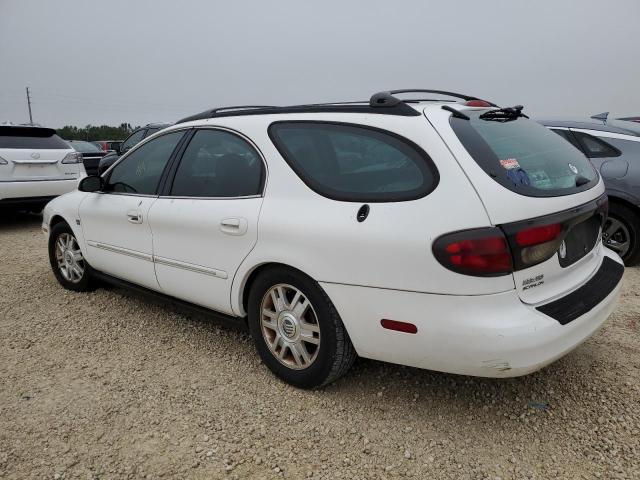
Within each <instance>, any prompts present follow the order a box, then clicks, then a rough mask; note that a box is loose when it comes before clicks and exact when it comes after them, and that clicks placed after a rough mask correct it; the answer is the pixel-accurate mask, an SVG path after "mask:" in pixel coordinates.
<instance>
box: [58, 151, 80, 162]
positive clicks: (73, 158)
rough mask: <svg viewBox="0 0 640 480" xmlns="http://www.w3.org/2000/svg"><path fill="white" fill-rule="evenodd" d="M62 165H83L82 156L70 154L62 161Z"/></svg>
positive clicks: (76, 153) (78, 153) (77, 153)
mask: <svg viewBox="0 0 640 480" xmlns="http://www.w3.org/2000/svg"><path fill="white" fill-rule="evenodd" d="M62 163H82V154H81V153H80V152H70V153H67V154H66V155H65V157H64V158H63V159H62Z"/></svg>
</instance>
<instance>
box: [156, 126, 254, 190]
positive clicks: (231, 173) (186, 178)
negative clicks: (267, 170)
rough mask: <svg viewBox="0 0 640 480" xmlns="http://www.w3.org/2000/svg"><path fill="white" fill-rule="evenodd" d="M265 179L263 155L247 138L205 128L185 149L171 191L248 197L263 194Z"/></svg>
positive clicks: (199, 131)
mask: <svg viewBox="0 0 640 480" xmlns="http://www.w3.org/2000/svg"><path fill="white" fill-rule="evenodd" d="M263 183H264V166H263V163H262V159H261V158H260V156H259V155H258V152H256V150H255V149H254V148H253V147H252V146H251V145H249V143H248V142H247V141H246V140H244V139H242V138H240V137H239V136H237V135H235V134H232V133H229V132H226V131H223V130H214V129H202V130H198V131H197V132H196V133H195V134H194V135H193V138H192V139H191V141H190V142H189V145H188V146H187V148H186V149H185V151H184V154H183V155H182V158H181V160H180V164H179V165H178V169H177V171H176V174H175V178H174V180H173V184H172V186H171V191H170V193H169V195H170V196H173V197H209V198H230V197H248V196H254V195H260V194H261V193H262V185H263Z"/></svg>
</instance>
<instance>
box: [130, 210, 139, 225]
mask: <svg viewBox="0 0 640 480" xmlns="http://www.w3.org/2000/svg"><path fill="white" fill-rule="evenodd" d="M127 220H129V221H130V222H131V223H142V214H141V213H140V212H138V211H137V210H132V211H129V212H127Z"/></svg>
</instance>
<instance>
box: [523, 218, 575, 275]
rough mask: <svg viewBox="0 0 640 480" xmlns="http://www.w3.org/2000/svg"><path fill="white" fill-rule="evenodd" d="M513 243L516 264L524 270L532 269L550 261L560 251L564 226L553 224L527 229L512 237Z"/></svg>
mask: <svg viewBox="0 0 640 480" xmlns="http://www.w3.org/2000/svg"><path fill="white" fill-rule="evenodd" d="M511 237H512V243H513V241H514V240H515V245H516V246H515V247H514V248H513V253H514V257H515V258H516V262H515V263H516V264H518V265H520V266H521V267H522V268H527V267H532V266H533V265H537V264H538V263H542V262H544V261H545V260H548V259H549V258H551V257H552V256H553V254H555V253H556V252H557V251H558V248H559V247H560V244H561V243H562V238H563V235H562V225H561V224H559V223H552V224H549V225H541V226H536V227H531V228H525V229H523V230H519V231H517V232H515V235H512V236H511Z"/></svg>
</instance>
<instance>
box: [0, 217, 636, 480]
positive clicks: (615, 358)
mask: <svg viewBox="0 0 640 480" xmlns="http://www.w3.org/2000/svg"><path fill="white" fill-rule="evenodd" d="M39 224H40V217H37V216H23V217H18V218H13V219H6V218H5V219H3V220H2V223H0V273H1V275H0V292H1V296H0V477H2V478H16V479H18V478H19V479H23V478H85V479H86V478H145V477H146V478H159V477H175V478H242V479H244V478H290V479H297V478H306V477H309V478H330V479H334V478H348V479H375V478H397V477H410V478H421V479H430V478H438V479H439V478H452V479H465V478H469V479H482V478H491V479H497V478H501V479H508V478H544V479H546V478H571V479H574V478H603V479H610V478H629V479H630V478H640V402H639V400H640V356H639V353H640V328H639V323H640V297H639V295H640V290H639V289H638V287H637V286H638V282H639V280H640V269H627V272H626V274H625V278H624V291H623V296H622V300H621V302H620V305H619V306H618V308H617V310H616V311H615V313H614V314H613V315H612V317H611V318H610V319H609V321H608V322H607V323H606V325H605V326H604V328H603V329H602V330H600V331H599V332H598V333H597V334H596V335H595V336H594V337H593V338H592V339H590V340H589V341H587V342H586V343H585V344H584V345H582V346H581V347H579V348H578V349H577V350H575V351H574V352H572V353H571V354H569V355H568V356H566V357H565V358H563V359H562V360H560V361H558V362H556V363H555V364H553V365H551V366H550V367H548V368H546V369H545V370H543V371H541V372H538V373H536V374H533V375H529V376H527V377H524V378H516V379H507V380H490V379H477V378H470V377H463V376H455V375H448V374H442V373H435V372H429V371H424V370H417V369H412V368H406V367H401V366H397V365H390V364H384V363H379V362H374V361H367V360H359V361H358V362H357V363H356V365H355V366H354V368H353V370H352V371H351V373H350V374H349V375H347V376H346V377H345V378H343V379H341V380H340V381H338V382H337V383H336V384H334V385H331V386H329V387H328V388H325V389H324V390H321V391H313V392H307V391H300V390H296V389H294V388H291V387H289V386H287V385H285V384H283V383H282V382H280V381H278V380H277V379H275V378H274V377H273V376H272V375H271V374H270V372H269V371H268V370H267V369H266V367H265V366H264V365H262V364H261V363H260V361H259V360H258V356H257V354H256V352H255V351H254V348H253V345H252V343H251V341H250V338H249V337H248V335H247V334H246V333H243V332H241V331H235V330H232V329H228V328H223V327H221V326H219V325H216V324H214V323H212V322H211V321H210V320H208V319H206V318H203V317H200V316H197V315H194V314H192V313H191V312H189V311H185V310H179V309H177V308H173V307H167V306H164V305H160V304H158V303H154V302H153V301H150V300H148V299H146V298H143V297H140V296H136V295H134V294H131V293H128V292H125V291H123V290H120V289H115V288H111V289H99V290H97V291H96V292H94V293H90V294H81V293H80V294H78V293H72V292H69V291H66V290H63V289H62V288H61V287H60V286H58V284H57V283H56V281H55V279H54V277H53V275H52V274H51V272H50V269H49V265H48V260H47V257H46V249H45V244H44V240H43V236H42V234H41V233H40V230H39Z"/></svg>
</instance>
